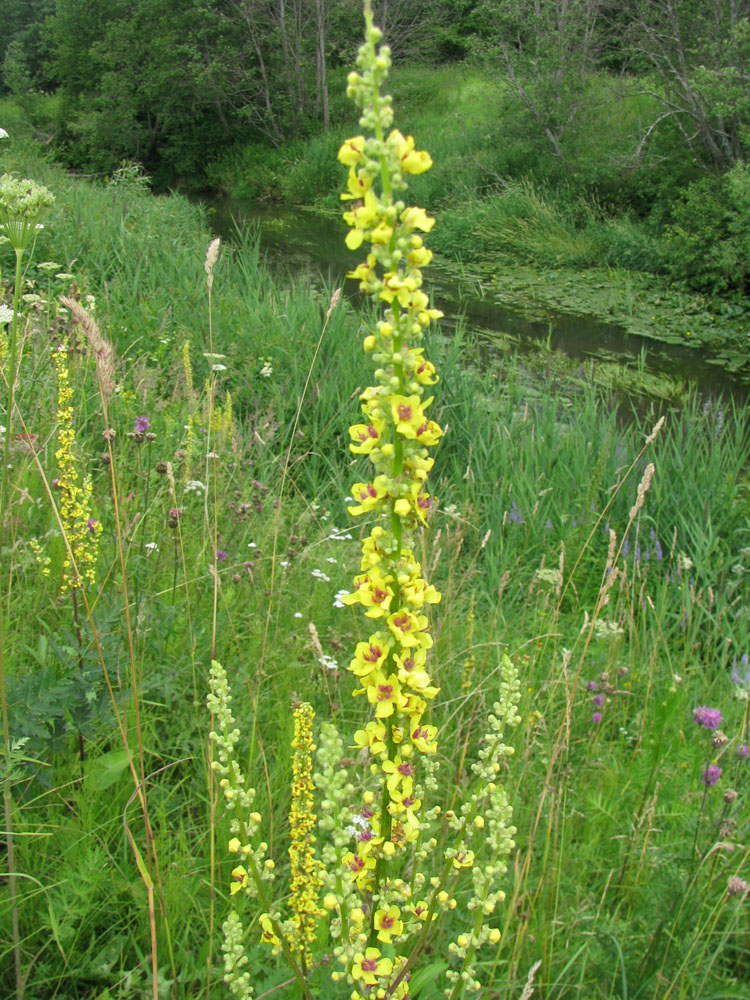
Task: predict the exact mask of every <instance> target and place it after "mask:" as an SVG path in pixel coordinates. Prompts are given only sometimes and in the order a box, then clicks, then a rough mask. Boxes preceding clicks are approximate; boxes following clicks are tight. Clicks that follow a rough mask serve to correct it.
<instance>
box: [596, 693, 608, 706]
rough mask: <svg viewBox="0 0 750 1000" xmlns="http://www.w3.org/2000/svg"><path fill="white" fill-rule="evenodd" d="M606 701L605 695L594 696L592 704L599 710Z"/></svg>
mask: <svg viewBox="0 0 750 1000" xmlns="http://www.w3.org/2000/svg"><path fill="white" fill-rule="evenodd" d="M606 700H607V696H606V695H605V694H595V695H594V704H595V705H596V707H597V708H601V707H602V705H603V704H604V702H605V701H606Z"/></svg>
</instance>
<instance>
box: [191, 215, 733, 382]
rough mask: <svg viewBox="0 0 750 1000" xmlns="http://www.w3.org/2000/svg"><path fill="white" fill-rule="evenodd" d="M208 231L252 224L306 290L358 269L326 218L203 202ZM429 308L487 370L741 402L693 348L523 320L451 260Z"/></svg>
mask: <svg viewBox="0 0 750 1000" xmlns="http://www.w3.org/2000/svg"><path fill="white" fill-rule="evenodd" d="M209 207H210V209H211V216H212V225H213V228H214V229H215V231H216V232H217V233H218V234H219V235H221V236H223V237H225V238H227V239H229V240H231V239H232V238H233V236H234V235H235V234H236V232H237V225H238V224H240V225H251V226H253V227H254V228H255V229H256V231H257V233H258V236H259V239H260V244H261V249H262V250H263V252H264V253H265V255H266V258H267V261H268V264H269V267H270V268H271V269H272V271H274V272H275V273H277V274H282V275H285V276H286V275H290V276H292V277H295V278H304V279H306V280H309V281H311V282H313V283H317V282H320V281H321V280H327V281H329V282H331V283H342V282H344V278H345V275H346V273H347V272H348V271H350V270H352V268H353V267H354V266H356V264H357V263H358V260H359V256H360V255H359V254H357V253H352V252H351V251H349V250H348V249H347V247H346V245H345V244H344V236H345V234H346V226H345V224H344V223H343V221H342V220H341V219H340V218H339V217H337V216H335V215H322V214H320V213H316V212H309V211H305V210H302V209H299V210H295V209H290V208H283V207H278V206H273V207H266V206H258V205H255V204H245V205H238V204H236V203H230V202H228V201H227V200H215V201H214V202H209ZM427 284H428V286H429V290H430V293H431V297H432V298H433V301H434V303H435V305H436V306H437V307H438V308H439V309H441V310H442V311H443V312H444V313H445V319H444V320H443V321H442V326H443V328H444V329H446V328H447V329H451V328H453V327H455V325H456V324H457V323H458V322H459V321H460V320H463V321H464V322H465V324H466V327H467V329H469V330H470V331H472V332H473V333H476V334H478V335H479V337H480V338H481V342H482V344H483V348H482V353H483V354H484V355H485V357H486V358H487V360H488V361H490V362H491V359H492V356H493V354H494V353H496V352H502V353H507V352H508V351H513V352H516V353H519V354H526V355H528V354H538V353H539V352H540V351H541V352H544V353H545V355H547V356H549V355H550V354H554V353H559V354H560V355H562V356H564V357H565V358H569V359H571V360H572V361H587V362H589V365H587V367H588V368H590V370H591V374H592V376H593V377H594V378H596V379H597V381H603V382H605V383H607V384H612V385H619V386H621V387H624V388H626V390H627V391H628V393H630V394H641V395H646V396H649V397H651V398H654V397H656V398H662V399H665V400H674V401H677V400H679V399H680V398H681V397H684V396H685V395H686V393H687V390H688V387H692V388H694V389H695V390H696V391H697V392H698V393H699V394H700V395H701V396H703V397H705V398H707V399H712V398H716V397H718V396H724V397H727V396H731V397H733V398H734V400H735V401H736V402H745V401H746V400H747V398H748V395H749V393H748V386H747V384H746V383H745V382H743V380H742V378H741V377H740V376H738V375H734V374H732V373H730V372H727V371H725V370H724V369H722V368H720V367H718V366H717V365H715V364H711V363H710V362H709V361H708V360H707V358H706V356H705V355H702V353H701V351H700V350H699V349H695V348H688V347H683V346H681V345H679V344H662V343H657V342H654V341H652V340H650V339H649V338H647V337H639V336H636V335H633V334H630V333H627V332H626V331H625V330H623V329H622V328H621V327H618V326H616V325H613V324H606V323H602V322H600V321H598V320H596V319H594V318H593V317H581V316H578V315H574V314H566V313H558V312H546V314H545V315H543V316H540V315H539V312H540V310H539V308H538V307H536V308H535V309H534V310H533V312H536V315H531V316H530V315H529V311H530V310H529V309H528V307H527V305H526V304H525V303H524V302H519V303H518V306H517V307H516V308H511V307H509V306H508V305H507V304H504V303H500V302H497V301H494V300H493V297H492V289H491V288H489V289H488V288H487V287H486V286H483V285H482V284H481V282H480V281H479V279H478V278H476V277H473V276H472V275H471V274H470V273H466V272H460V269H459V268H457V267H456V266H455V265H453V264H452V263H450V262H447V261H440V260H438V259H435V260H433V262H432V264H431V265H430V269H429V281H428V282H427ZM344 288H345V291H346V293H347V294H348V295H349V296H350V297H351V298H356V296H357V294H358V293H357V290H356V283H355V282H353V281H349V282H344Z"/></svg>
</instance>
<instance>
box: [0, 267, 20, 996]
mask: <svg viewBox="0 0 750 1000" xmlns="http://www.w3.org/2000/svg"><path fill="white" fill-rule="evenodd" d="M22 258H23V250H16V277H15V285H14V288H13V319H12V320H11V328H10V329H11V332H10V357H9V359H8V402H7V408H6V411H5V421H6V425H7V426H6V428H5V437H4V440H3V472H2V478H0V558H2V551H3V546H4V544H5V520H6V517H7V514H8V510H9V507H10V495H9V494H10V470H9V465H10V439H11V434H12V425H13V406H14V402H15V397H14V393H15V384H16V351H17V346H16V345H17V342H18V300H19V298H20V294H21V260H22ZM10 565H11V568H10V572H11V573H12V560H10ZM10 590H11V582H10V579H9V581H8V594H10ZM3 599H4V595H3V594H1V593H0V711H1V712H2V720H3V752H4V755H5V764H6V768H5V770H6V780H5V782H4V784H3V807H4V813H5V830H6V838H5V839H6V843H7V845H8V894H9V896H10V922H11V935H12V938H13V962H14V967H15V975H16V997H17V1000H22V998H23V991H24V979H23V973H22V970H21V938H20V934H19V927H18V902H17V897H16V866H15V850H14V843H13V813H12V804H13V799H12V796H11V791H10V770H11V751H10V723H9V720H8V702H7V696H6V681H5V673H6V672H5V625H6V615H5V609H4V606H3Z"/></svg>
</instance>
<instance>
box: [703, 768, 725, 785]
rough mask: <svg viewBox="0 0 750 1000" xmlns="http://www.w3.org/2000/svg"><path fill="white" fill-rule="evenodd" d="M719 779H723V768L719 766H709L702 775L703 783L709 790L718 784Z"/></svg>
mask: <svg viewBox="0 0 750 1000" xmlns="http://www.w3.org/2000/svg"><path fill="white" fill-rule="evenodd" d="M719 778H721V768H720V767H719V765H718V764H709V766H708V767H707V768H706V770H705V771H704V772H703V774H702V775H701V781H702V782H703V784H704V785H706V786H707V787H709V788H710V787H711V786H712V785H715V784H717V782H718V781H719Z"/></svg>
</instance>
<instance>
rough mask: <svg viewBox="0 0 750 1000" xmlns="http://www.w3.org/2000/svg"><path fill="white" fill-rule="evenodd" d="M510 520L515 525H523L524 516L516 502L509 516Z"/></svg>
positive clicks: (511, 507) (511, 506) (512, 505)
mask: <svg viewBox="0 0 750 1000" xmlns="http://www.w3.org/2000/svg"><path fill="white" fill-rule="evenodd" d="M508 520H509V521H512V522H513V523H514V524H523V515H522V514H521V511H520V510H519V509H518V504H517V503H516V501H515V500H514V501H513V503H512V504H511V505H510V513H509V514H508Z"/></svg>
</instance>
